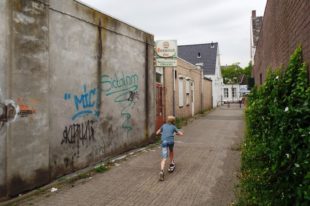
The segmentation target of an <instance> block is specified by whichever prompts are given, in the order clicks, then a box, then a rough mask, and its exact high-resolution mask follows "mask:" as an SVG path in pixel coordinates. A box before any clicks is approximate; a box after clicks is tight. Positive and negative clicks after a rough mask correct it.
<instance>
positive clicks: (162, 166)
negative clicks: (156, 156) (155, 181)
mask: <svg viewBox="0 0 310 206" xmlns="http://www.w3.org/2000/svg"><path fill="white" fill-rule="evenodd" d="M165 163H166V159H164V158H163V159H162V160H161V163H160V170H161V171H163V170H164V168H165Z"/></svg>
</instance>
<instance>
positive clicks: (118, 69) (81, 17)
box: [0, 0, 155, 197]
mask: <svg viewBox="0 0 310 206" xmlns="http://www.w3.org/2000/svg"><path fill="white" fill-rule="evenodd" d="M0 33H1V35H0V108H1V109H0V126H1V128H0V196H1V197H6V196H15V195H18V194H19V193H21V192H24V191H27V190H30V189H33V188H35V187H38V186H41V185H44V184H46V183H48V182H50V181H52V180H54V179H56V178H57V177H60V176H62V175H65V174H68V173H71V172H73V171H76V170H78V169H81V168H85V167H87V166H89V165H91V164H94V163H96V162H99V161H101V160H103V159H106V158H108V157H110V156H112V155H115V154H119V153H121V152H124V151H127V150H129V149H131V148H134V147H136V146H139V145H142V144H145V143H147V142H149V141H150V140H151V136H152V134H153V133H154V130H155V125H154V124H153V122H155V97H154V88H153V85H154V76H155V71H154V69H153V42H154V37H153V35H151V34H148V33H145V32H143V31H141V30H138V29H136V28H134V27H132V26H130V25H127V24H125V23H123V22H120V21H118V20H115V19H113V18H111V17H109V16H107V15H104V14H102V13H99V12H98V11H96V10H94V9H91V8H89V7H87V6H84V5H82V4H80V3H78V2H77V1H74V0H66V1H64V0H62V1H59V0H40V1H38V0H29V1H22V0H2V1H0Z"/></svg>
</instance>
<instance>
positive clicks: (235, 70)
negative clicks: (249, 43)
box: [221, 62, 252, 84]
mask: <svg viewBox="0 0 310 206" xmlns="http://www.w3.org/2000/svg"><path fill="white" fill-rule="evenodd" d="M221 72H222V76H223V79H224V83H225V84H237V83H239V81H240V78H241V77H242V76H243V75H244V78H246V79H248V78H250V77H251V72H252V63H251V62H250V63H249V65H248V66H246V67H245V68H241V67H240V66H239V63H235V64H232V65H229V66H223V67H222V69H221Z"/></svg>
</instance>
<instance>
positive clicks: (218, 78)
mask: <svg viewBox="0 0 310 206" xmlns="http://www.w3.org/2000/svg"><path fill="white" fill-rule="evenodd" d="M178 56H179V57H181V58H182V59H185V60H186V61H188V62H190V63H192V64H194V65H196V66H199V67H200V68H201V69H202V70H203V74H204V76H205V77H206V78H208V79H211V80H212V107H213V108H214V107H217V106H219V105H220V104H221V101H222V86H223V78H222V74H221V64H220V53H219V45H218V43H213V42H212V43H207V44H194V45H181V46H178Z"/></svg>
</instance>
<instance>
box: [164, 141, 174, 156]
mask: <svg viewBox="0 0 310 206" xmlns="http://www.w3.org/2000/svg"><path fill="white" fill-rule="evenodd" d="M173 147H174V142H167V141H163V142H162V143H161V157H162V158H164V159H167V158H168V156H169V151H170V152H173ZM168 150H169V151H168Z"/></svg>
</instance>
